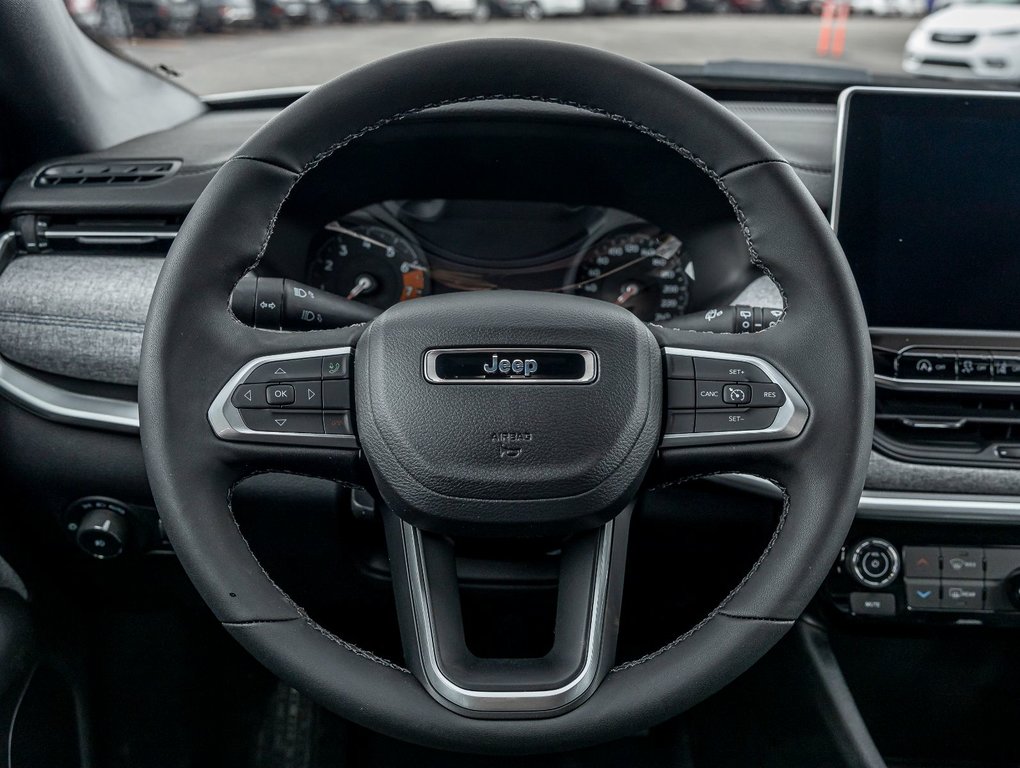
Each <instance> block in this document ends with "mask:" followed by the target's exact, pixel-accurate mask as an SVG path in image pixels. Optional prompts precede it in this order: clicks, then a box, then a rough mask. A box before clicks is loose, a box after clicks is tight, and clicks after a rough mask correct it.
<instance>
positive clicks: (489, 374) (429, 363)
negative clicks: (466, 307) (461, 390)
mask: <svg viewBox="0 0 1020 768" xmlns="http://www.w3.org/2000/svg"><path fill="white" fill-rule="evenodd" d="M424 362H425V366H424V368H425V370H424V373H425V379H426V380H427V381H429V382H431V383H432V384H591V383H592V382H593V381H595V380H596V379H597V378H598V357H597V356H596V354H595V353H594V352H592V351H591V350H588V349H548V348H546V347H530V348H506V349H502V348H491V347H489V348H486V347H473V348H468V349H430V350H429V351H428V352H426V353H425V361H424Z"/></svg>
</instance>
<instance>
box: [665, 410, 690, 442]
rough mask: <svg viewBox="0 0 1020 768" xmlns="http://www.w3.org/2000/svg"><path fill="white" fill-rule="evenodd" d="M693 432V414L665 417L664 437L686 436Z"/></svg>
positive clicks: (677, 414) (673, 414)
mask: <svg viewBox="0 0 1020 768" xmlns="http://www.w3.org/2000/svg"><path fill="white" fill-rule="evenodd" d="M693 431H694V414H693V413H673V412H671V413H669V414H668V415H667V416H666V436H667V437H669V436H670V435H687V434H690V433H691V432H693Z"/></svg>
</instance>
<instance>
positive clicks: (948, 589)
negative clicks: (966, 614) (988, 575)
mask: <svg viewBox="0 0 1020 768" xmlns="http://www.w3.org/2000/svg"><path fill="white" fill-rule="evenodd" d="M984 592H985V590H984V582H983V581H946V580H943V582H942V603H941V605H942V607H943V608H946V609H948V610H950V611H980V610H981V609H982V608H983V607H984Z"/></svg>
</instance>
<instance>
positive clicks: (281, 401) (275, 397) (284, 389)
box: [266, 384, 294, 405]
mask: <svg viewBox="0 0 1020 768" xmlns="http://www.w3.org/2000/svg"><path fill="white" fill-rule="evenodd" d="M266 402H267V403H269V404H270V405H290V404H291V403H293V402H294V386H293V385H292V384H272V385H270V386H268V387H266Z"/></svg>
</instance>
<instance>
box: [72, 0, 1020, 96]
mask: <svg viewBox="0 0 1020 768" xmlns="http://www.w3.org/2000/svg"><path fill="white" fill-rule="evenodd" d="M1017 2H1018V0H984V2H969V3H959V4H952V5H950V4H949V2H948V1H947V0H847V1H846V2H843V0H840V2H833V1H832V0H66V3H67V7H68V10H69V11H70V13H71V14H72V16H73V17H74V19H75V21H76V22H77V23H78V24H79V25H80V26H82V27H83V28H85V29H86V30H88V32H89V34H91V35H93V36H95V37H99V38H101V39H102V40H103V41H104V42H105V43H106V44H108V45H112V46H113V47H115V48H117V49H119V50H120V51H121V52H122V53H123V54H124V55H126V56H128V57H130V58H132V59H135V60H136V61H138V62H140V63H142V64H144V65H146V66H149V67H151V68H154V69H156V70H158V71H160V72H161V73H163V74H164V75H166V76H168V77H171V78H173V79H175V80H176V81H178V82H179V83H181V84H182V85H183V86H185V87H186V88H189V89H191V90H193V91H195V92H196V93H199V94H202V95H210V94H218V93H224V92H236V91H248V90H253V89H265V88H280V87H294V86H310V85H317V84H319V83H322V82H324V81H326V80H329V79H331V78H333V77H335V76H336V75H338V74H342V73H343V72H345V71H348V70H350V69H353V68H355V67H358V66H360V65H362V64H366V63H368V62H370V61H373V60H375V59H378V58H380V57H382V56H386V55H388V54H392V53H397V52H399V51H403V50H406V49H409V48H415V47H418V46H422V45H428V44H431V43H440V42H446V41H450V40H460V39H465V38H476V37H534V38H544V39H549V40H560V41H565V42H572V43H580V44H584V45H591V46H595V47H598V48H602V49H604V50H608V51H612V52H616V53H620V54H623V55H626V56H629V57H632V58H635V59H638V60H640V61H645V62H648V63H651V64H656V65H665V66H680V67H684V68H694V69H695V71H696V72H700V73H702V74H704V75H705V76H711V75H712V73H713V72H714V73H716V74H719V73H725V74H727V75H729V76H731V77H732V76H739V77H742V78H749V79H756V78H758V79H770V78H771V79H782V80H805V81H818V82H825V81H829V82H832V81H833V77H834V75H835V74H836V73H838V75H839V78H840V80H839V81H840V82H845V83H848V84H849V83H852V82H869V81H870V82H874V81H875V80H876V79H879V80H882V81H883V82H889V81H890V79H903V80H911V81H916V82H922V81H923V82H927V83H931V82H937V81H938V80H943V81H946V80H951V81H954V82H957V81H967V82H970V83H972V84H973V83H982V84H984V85H985V86H987V85H991V86H992V87H998V88H1013V87H1014V84H1015V83H1018V82H1020V5H1018V4H1017ZM990 6H994V7H990ZM720 62H725V64H723V65H720ZM774 65H782V66H780V67H777V66H774ZM936 79H937V80H936Z"/></svg>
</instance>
